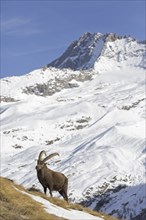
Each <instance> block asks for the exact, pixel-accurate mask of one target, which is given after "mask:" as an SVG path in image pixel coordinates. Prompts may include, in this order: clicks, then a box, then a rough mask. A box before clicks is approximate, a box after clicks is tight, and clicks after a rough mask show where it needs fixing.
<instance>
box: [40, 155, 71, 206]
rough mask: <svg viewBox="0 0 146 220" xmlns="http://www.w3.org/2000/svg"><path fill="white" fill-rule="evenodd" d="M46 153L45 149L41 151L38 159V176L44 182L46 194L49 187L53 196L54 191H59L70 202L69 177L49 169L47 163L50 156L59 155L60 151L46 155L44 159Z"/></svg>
mask: <svg viewBox="0 0 146 220" xmlns="http://www.w3.org/2000/svg"><path fill="white" fill-rule="evenodd" d="M43 154H45V156H46V152H45V151H41V152H40V154H39V157H38V160H37V166H36V170H37V177H38V179H39V182H40V183H41V184H42V186H43V188H44V193H45V194H46V192H47V188H48V189H49V191H50V195H51V197H52V191H58V192H59V193H60V195H61V196H63V198H64V199H65V200H66V201H67V202H68V196H67V188H68V178H67V177H66V176H65V175H64V174H63V173H60V172H55V171H53V170H51V169H49V168H48V167H47V165H46V163H45V162H46V161H47V160H49V159H50V158H52V157H54V156H56V155H58V156H59V154H58V153H52V154H50V155H49V156H46V157H45V158H44V159H42V155H43Z"/></svg>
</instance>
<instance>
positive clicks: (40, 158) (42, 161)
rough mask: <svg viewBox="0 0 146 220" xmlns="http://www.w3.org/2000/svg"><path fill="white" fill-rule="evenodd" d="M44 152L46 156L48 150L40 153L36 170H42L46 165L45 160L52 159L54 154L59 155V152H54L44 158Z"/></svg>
mask: <svg viewBox="0 0 146 220" xmlns="http://www.w3.org/2000/svg"><path fill="white" fill-rule="evenodd" d="M43 154H45V156H46V152H45V151H44V150H43V151H41V152H40V154H39V157H38V160H37V166H36V170H37V171H39V170H41V169H42V168H43V167H44V166H45V165H46V163H45V162H46V161H47V160H49V159H51V158H52V157H54V156H56V155H58V156H59V154H58V153H53V154H50V155H49V156H46V157H45V158H44V159H42V155H43Z"/></svg>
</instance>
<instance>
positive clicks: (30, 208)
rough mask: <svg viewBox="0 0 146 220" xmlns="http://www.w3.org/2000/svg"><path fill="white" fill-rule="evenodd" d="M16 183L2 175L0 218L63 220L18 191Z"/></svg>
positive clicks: (4, 219) (13, 219) (0, 180)
mask: <svg viewBox="0 0 146 220" xmlns="http://www.w3.org/2000/svg"><path fill="white" fill-rule="evenodd" d="M14 185H15V184H14V183H13V182H12V181H10V180H7V179H5V178H2V177H0V220H24V219H30V220H63V218H59V217H57V216H54V215H51V214H48V213H47V212H45V210H44V208H43V207H42V205H41V204H39V203H37V202H35V201H34V200H33V199H31V198H30V197H29V196H27V195H24V194H22V193H20V192H18V191H17V190H16V189H15V188H14ZM15 187H17V185H15ZM19 188H20V187H19ZM21 189H22V188H21Z"/></svg>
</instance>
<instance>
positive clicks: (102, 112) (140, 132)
mask: <svg viewBox="0 0 146 220" xmlns="http://www.w3.org/2000/svg"><path fill="white" fill-rule="evenodd" d="M69 60H70V61H71V62H70V61H69ZM145 64H146V59H145V44H143V43H138V42H137V41H136V40H134V39H133V38H131V37H118V36H117V35H115V34H107V35H103V34H99V33H97V34H90V33H86V34H85V35H83V36H82V37H81V38H80V39H79V40H78V41H75V42H74V43H73V44H71V46H70V47H69V48H68V49H67V51H66V52H65V53H64V54H63V55H62V56H61V57H60V58H59V59H57V60H55V61H54V62H52V63H51V64H49V65H48V67H44V68H42V69H38V70H35V71H33V72H31V73H28V74H26V75H23V76H19V77H7V78H4V79H1V101H2V102H1V144H2V145H1V160H2V162H1V175H2V176H5V177H8V178H11V179H13V180H15V181H17V183H20V184H23V185H24V186H26V187H31V186H35V187H36V188H40V189H42V187H41V185H40V184H39V182H38V180H37V177H36V171H35V166H36V160H37V157H38V154H39V152H40V151H41V150H42V149H43V150H45V151H46V152H47V154H49V153H52V152H58V153H59V154H60V158H59V160H58V158H57V159H56V160H55V158H53V159H52V160H50V161H49V164H50V165H49V166H50V167H51V168H52V169H54V170H57V171H61V172H63V173H64V174H65V175H67V176H68V178H69V199H70V200H71V201H75V202H79V203H83V204H85V205H86V206H89V207H91V208H92V209H95V210H100V211H102V212H105V213H108V214H111V215H113V216H116V217H119V218H121V219H125V220H130V219H134V218H136V217H137V219H142V216H144V213H145V210H146V207H145V204H146V191H145V187H146V182H145V180H146V179H145V169H146V163H145V153H146V149H145V93H144V92H145V77H144V74H145V67H146V66H145ZM67 67H68V68H67ZM54 195H55V196H59V195H58V194H55V193H54Z"/></svg>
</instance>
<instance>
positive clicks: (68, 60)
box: [47, 32, 144, 70]
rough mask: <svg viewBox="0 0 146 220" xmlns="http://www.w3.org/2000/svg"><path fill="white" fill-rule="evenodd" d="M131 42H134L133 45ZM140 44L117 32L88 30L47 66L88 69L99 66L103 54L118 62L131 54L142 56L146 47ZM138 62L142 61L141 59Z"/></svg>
mask: <svg viewBox="0 0 146 220" xmlns="http://www.w3.org/2000/svg"><path fill="white" fill-rule="evenodd" d="M117 40H118V41H117ZM131 42H134V43H133V45H132V43H131ZM138 44H140V43H138V42H137V41H136V40H135V39H134V38H132V37H129V36H123V37H122V36H119V35H117V34H116V33H107V34H101V33H90V32H86V33H84V34H83V35H82V36H81V37H80V38H79V39H78V40H76V41H73V42H72V43H71V44H70V46H69V47H68V48H67V49H66V51H65V52H64V53H63V54H62V55H61V56H60V57H59V58H57V59H56V60H54V61H53V62H51V63H49V64H48V65H47V67H55V68H59V69H63V68H69V69H72V70H86V69H91V68H94V67H95V65H96V66H97V63H98V61H99V60H101V58H102V57H103V56H104V57H107V58H109V57H110V58H111V57H112V58H113V59H114V60H116V61H117V62H120V61H121V59H122V60H126V59H129V58H130V59H131V56H132V57H133V56H136V57H139V56H141V55H142V54H143V52H144V49H143V48H142V47H141V48H138V47H139V45H138ZM119 54H120V59H119ZM126 57H127V58H126ZM141 57H143V55H142V56H141ZM142 59H143V58H142ZM138 63H140V61H139V60H138ZM138 65H139V64H138Z"/></svg>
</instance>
